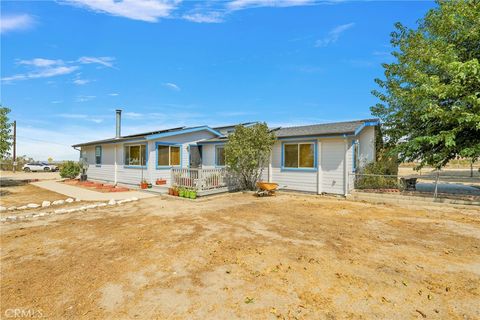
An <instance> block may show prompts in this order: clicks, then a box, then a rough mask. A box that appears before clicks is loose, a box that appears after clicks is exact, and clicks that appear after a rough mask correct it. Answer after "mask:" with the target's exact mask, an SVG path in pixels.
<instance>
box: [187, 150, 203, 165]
mask: <svg viewBox="0 0 480 320" xmlns="http://www.w3.org/2000/svg"><path fill="white" fill-rule="evenodd" d="M189 164H190V168H201V167H202V146H196V145H191V146H190V160H189Z"/></svg>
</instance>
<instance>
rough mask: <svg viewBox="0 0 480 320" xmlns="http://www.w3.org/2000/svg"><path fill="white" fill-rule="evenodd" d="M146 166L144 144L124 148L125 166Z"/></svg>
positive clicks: (145, 147) (145, 148)
mask: <svg viewBox="0 0 480 320" xmlns="http://www.w3.org/2000/svg"><path fill="white" fill-rule="evenodd" d="M146 164H147V146H146V145H144V144H139V145H131V146H125V165H127V166H145V165H146Z"/></svg>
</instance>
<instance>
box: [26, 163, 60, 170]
mask: <svg viewBox="0 0 480 320" xmlns="http://www.w3.org/2000/svg"><path fill="white" fill-rule="evenodd" d="M23 171H25V172H30V171H58V166H56V165H54V164H48V163H45V162H35V163H33V162H32V163H27V164H26V165H24V166H23Z"/></svg>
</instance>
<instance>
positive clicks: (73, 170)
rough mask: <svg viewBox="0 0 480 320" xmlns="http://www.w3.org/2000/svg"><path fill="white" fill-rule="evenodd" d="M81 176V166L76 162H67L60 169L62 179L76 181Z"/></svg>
mask: <svg viewBox="0 0 480 320" xmlns="http://www.w3.org/2000/svg"><path fill="white" fill-rule="evenodd" d="M79 174H80V165H79V164H78V163H77V162H74V161H67V162H65V163H64V164H63V166H62V169H60V177H62V178H68V179H75V178H76V177H77V176H78V175H79Z"/></svg>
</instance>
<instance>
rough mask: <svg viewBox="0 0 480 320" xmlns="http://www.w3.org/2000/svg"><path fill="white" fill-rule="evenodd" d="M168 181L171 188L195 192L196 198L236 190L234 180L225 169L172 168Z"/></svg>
mask: <svg viewBox="0 0 480 320" xmlns="http://www.w3.org/2000/svg"><path fill="white" fill-rule="evenodd" d="M170 181H171V186H172V187H179V188H192V189H195V190H197V195H198V196H206V195H210V194H216V193H222V192H228V191H232V190H235V189H236V184H235V180H234V179H233V178H232V177H231V176H230V175H229V174H228V173H227V170H226V169H225V168H211V169H203V168H172V169H171V180H170Z"/></svg>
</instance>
